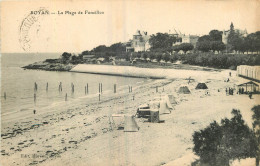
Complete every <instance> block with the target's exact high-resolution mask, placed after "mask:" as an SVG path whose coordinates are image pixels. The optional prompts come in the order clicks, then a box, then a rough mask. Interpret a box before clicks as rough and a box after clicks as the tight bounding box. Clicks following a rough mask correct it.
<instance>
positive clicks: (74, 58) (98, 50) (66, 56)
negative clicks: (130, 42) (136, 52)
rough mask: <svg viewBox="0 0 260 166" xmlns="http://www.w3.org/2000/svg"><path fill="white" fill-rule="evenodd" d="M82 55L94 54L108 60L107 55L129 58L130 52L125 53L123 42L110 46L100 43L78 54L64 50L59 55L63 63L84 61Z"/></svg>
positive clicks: (95, 56)
mask: <svg viewBox="0 0 260 166" xmlns="http://www.w3.org/2000/svg"><path fill="white" fill-rule="evenodd" d="M84 55H94V58H105V60H106V61H108V60H109V57H117V58H124V59H127V60H129V58H130V53H126V45H125V44H123V43H115V44H112V45H111V46H109V47H107V46H105V45H100V46H97V47H95V48H93V49H92V50H91V51H88V50H86V51H83V52H82V53H80V54H77V55H76V54H72V53H68V52H64V53H63V54H62V55H61V63H63V64H68V63H72V64H80V63H84V61H83V56H84Z"/></svg>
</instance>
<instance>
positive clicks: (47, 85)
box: [46, 82, 49, 91]
mask: <svg viewBox="0 0 260 166" xmlns="http://www.w3.org/2000/svg"><path fill="white" fill-rule="evenodd" d="M48 88H49V84H48V82H47V84H46V91H48Z"/></svg>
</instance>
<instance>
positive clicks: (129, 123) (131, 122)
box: [124, 115, 139, 132]
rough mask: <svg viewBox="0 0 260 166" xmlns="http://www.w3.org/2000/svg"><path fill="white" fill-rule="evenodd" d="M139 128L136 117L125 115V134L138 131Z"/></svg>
mask: <svg viewBox="0 0 260 166" xmlns="http://www.w3.org/2000/svg"><path fill="white" fill-rule="evenodd" d="M138 130H139V126H138V125H137V123H136V121H135V118H134V115H125V125H124V132H134V131H138Z"/></svg>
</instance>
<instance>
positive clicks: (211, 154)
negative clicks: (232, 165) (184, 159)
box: [193, 109, 257, 166]
mask: <svg viewBox="0 0 260 166" xmlns="http://www.w3.org/2000/svg"><path fill="white" fill-rule="evenodd" d="M232 115H233V117H232V118H231V119H227V118H225V119H222V120H221V124H220V125H219V124H218V123H217V122H216V121H214V122H213V123H211V124H210V125H209V126H208V127H206V128H205V129H203V130H200V131H197V132H195V133H194V134H193V142H194V148H193V151H194V152H195V153H196V154H197V155H198V156H200V162H201V163H204V164H209V165H214V166H229V161H230V160H234V159H242V158H246V157H253V156H255V154H256V145H257V144H256V141H255V139H254V135H253V132H252V130H250V129H249V127H248V126H247V125H246V124H245V122H244V120H243V119H242V115H241V114H240V111H239V110H235V109H233V110H232Z"/></svg>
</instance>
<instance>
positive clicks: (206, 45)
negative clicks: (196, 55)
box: [197, 41, 211, 52]
mask: <svg viewBox="0 0 260 166" xmlns="http://www.w3.org/2000/svg"><path fill="white" fill-rule="evenodd" d="M197 49H198V50H199V51H203V52H209V50H210V49H211V47H210V42H208V41H202V42H198V43H197Z"/></svg>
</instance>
